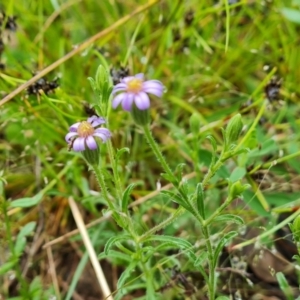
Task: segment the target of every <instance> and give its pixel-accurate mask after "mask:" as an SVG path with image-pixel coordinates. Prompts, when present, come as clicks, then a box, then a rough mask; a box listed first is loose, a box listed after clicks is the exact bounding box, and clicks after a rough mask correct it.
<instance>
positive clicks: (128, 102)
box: [112, 74, 164, 111]
mask: <svg viewBox="0 0 300 300" xmlns="http://www.w3.org/2000/svg"><path fill="white" fill-rule="evenodd" d="M163 91H164V86H163V85H162V83H161V82H160V81H158V80H147V81H144V74H137V75H135V76H128V77H125V78H123V79H121V80H120V83H118V84H117V85H115V86H114V88H113V91H112V94H113V95H115V94H116V93H118V92H122V93H120V94H118V95H117V96H115V98H114V99H113V102H112V107H113V108H116V107H117V106H118V105H119V104H120V103H121V102H122V107H123V109H124V110H127V111H131V109H132V104H133V103H135V105H136V107H137V108H138V109H139V110H145V109H148V108H149V107H150V99H149V96H148V95H147V94H153V95H155V96H157V97H161V96H162V94H163Z"/></svg>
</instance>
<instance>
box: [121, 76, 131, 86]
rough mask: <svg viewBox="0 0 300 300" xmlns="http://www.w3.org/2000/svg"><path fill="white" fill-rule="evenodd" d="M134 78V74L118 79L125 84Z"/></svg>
mask: <svg viewBox="0 0 300 300" xmlns="http://www.w3.org/2000/svg"><path fill="white" fill-rule="evenodd" d="M134 78H135V77H134V76H128V77H124V78H122V79H121V80H120V81H121V83H126V84H127V83H128V82H129V81H131V80H132V79H134ZM119 84H120V83H119Z"/></svg>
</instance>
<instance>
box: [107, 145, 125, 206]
mask: <svg viewBox="0 0 300 300" xmlns="http://www.w3.org/2000/svg"><path fill="white" fill-rule="evenodd" d="M107 150H108V155H109V159H110V162H111V165H112V169H113V174H114V181H115V186H116V194H117V199H118V200H119V206H121V201H122V186H121V180H120V176H119V172H118V166H117V164H116V160H115V155H114V150H113V147H112V144H111V140H108V141H107Z"/></svg>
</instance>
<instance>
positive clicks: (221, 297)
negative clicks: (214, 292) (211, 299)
mask: <svg viewBox="0 0 300 300" xmlns="http://www.w3.org/2000/svg"><path fill="white" fill-rule="evenodd" d="M216 300H230V298H228V297H226V296H219V297H218V298H217V299H216Z"/></svg>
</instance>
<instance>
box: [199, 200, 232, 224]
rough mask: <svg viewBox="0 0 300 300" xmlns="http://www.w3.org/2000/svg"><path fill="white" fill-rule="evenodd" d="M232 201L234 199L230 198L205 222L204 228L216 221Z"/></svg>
mask: <svg viewBox="0 0 300 300" xmlns="http://www.w3.org/2000/svg"><path fill="white" fill-rule="evenodd" d="M232 200H234V199H232V198H229V197H228V198H227V199H226V200H225V201H224V202H223V204H222V205H221V206H220V207H218V208H217V210H216V211H215V212H214V213H213V214H212V215H211V216H210V217H209V218H207V219H206V220H204V223H203V226H208V225H209V224H210V223H211V222H212V221H213V220H214V218H215V217H217V216H218V215H219V214H221V212H222V211H223V210H224V209H225V208H226V207H227V206H228V205H229V204H230V203H231V201H232Z"/></svg>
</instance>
